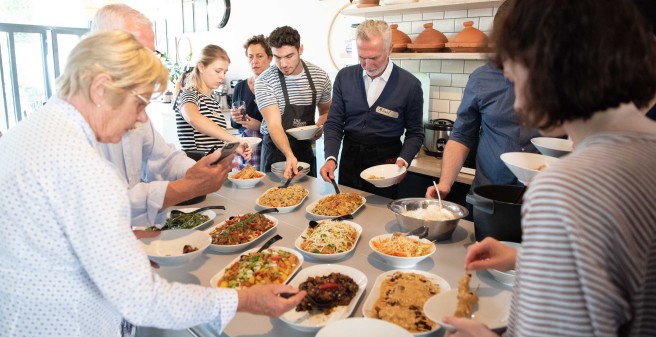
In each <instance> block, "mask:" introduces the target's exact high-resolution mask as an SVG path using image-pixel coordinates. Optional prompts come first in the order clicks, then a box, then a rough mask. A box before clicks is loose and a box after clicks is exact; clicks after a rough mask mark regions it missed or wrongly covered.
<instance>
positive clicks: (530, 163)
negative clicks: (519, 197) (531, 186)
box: [501, 152, 558, 184]
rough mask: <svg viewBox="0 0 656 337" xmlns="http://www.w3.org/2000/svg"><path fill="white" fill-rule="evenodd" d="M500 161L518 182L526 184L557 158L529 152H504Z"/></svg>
mask: <svg viewBox="0 0 656 337" xmlns="http://www.w3.org/2000/svg"><path fill="white" fill-rule="evenodd" d="M501 160H502V161H503V162H504V164H506V166H507V167H508V169H509V170H510V172H512V173H513V174H514V175H515V176H516V177H517V180H519V182H521V183H522V184H527V183H528V182H529V181H531V179H533V177H535V176H536V175H537V174H538V173H540V172H541V171H542V170H544V169H545V168H547V167H548V166H549V164H551V163H555V162H556V161H557V160H558V158H556V157H550V156H545V155H543V154H537V153H530V152H506V153H504V154H502V155H501Z"/></svg>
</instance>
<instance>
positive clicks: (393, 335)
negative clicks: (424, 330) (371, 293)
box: [316, 317, 412, 337]
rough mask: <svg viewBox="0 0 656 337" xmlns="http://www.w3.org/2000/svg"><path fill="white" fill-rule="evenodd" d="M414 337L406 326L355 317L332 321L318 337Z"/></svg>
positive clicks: (318, 333)
mask: <svg viewBox="0 0 656 337" xmlns="http://www.w3.org/2000/svg"><path fill="white" fill-rule="evenodd" d="M335 336H339V337H362V336H376V337H412V334H411V333H409V332H408V331H406V330H405V329H404V328H402V327H400V326H398V325H396V324H393V323H389V322H386V321H383V320H381V319H373V318H364V317H353V318H347V319H343V320H340V321H337V322H333V323H330V324H328V325H326V326H325V327H323V328H322V329H321V330H319V332H317V335H316V337H335Z"/></svg>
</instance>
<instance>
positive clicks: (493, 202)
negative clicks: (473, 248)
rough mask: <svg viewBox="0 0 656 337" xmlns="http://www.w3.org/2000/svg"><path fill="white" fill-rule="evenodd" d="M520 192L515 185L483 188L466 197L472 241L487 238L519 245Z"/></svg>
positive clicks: (520, 226) (520, 221) (521, 188)
mask: <svg viewBox="0 0 656 337" xmlns="http://www.w3.org/2000/svg"><path fill="white" fill-rule="evenodd" d="M524 189H525V187H523V186H516V185H486V186H479V187H476V188H474V191H473V193H472V194H468V195H467V202H468V203H470V204H472V205H473V206H474V235H475V236H476V241H481V240H483V239H484V238H486V237H488V236H490V237H493V238H495V239H497V240H499V241H511V242H522V216H521V208H522V201H521V196H522V194H523V193H524ZM518 200H519V201H518Z"/></svg>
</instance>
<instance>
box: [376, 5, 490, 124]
mask: <svg viewBox="0 0 656 337" xmlns="http://www.w3.org/2000/svg"><path fill="white" fill-rule="evenodd" d="M497 8H498V7H489V8H478V9H469V10H466V9H465V10H454V11H437V12H425V13H422V14H404V15H390V16H384V17H379V18H377V19H382V20H385V21H386V22H387V23H389V24H393V23H396V24H398V25H399V27H398V29H399V30H400V31H402V32H404V33H406V34H408V36H410V38H411V39H413V40H414V38H415V37H417V35H419V33H421V32H422V31H423V30H424V26H423V25H424V24H425V23H429V22H432V23H433V28H434V29H437V30H439V31H441V32H442V33H444V35H446V36H447V38H449V40H450V39H451V38H452V37H454V36H455V35H456V34H458V33H459V32H460V30H462V28H463V25H462V23H463V22H465V21H474V27H475V28H478V29H480V30H481V31H483V32H484V33H486V34H487V35H488V36H489V35H490V30H491V29H492V21H493V19H494V14H495V13H496V11H497ZM393 61H394V63H395V64H397V65H399V66H401V67H402V68H404V69H406V70H408V71H410V72H422V73H427V74H429V76H430V95H429V99H430V102H429V105H428V107H429V108H428V109H429V113H430V116H431V118H432V119H436V118H447V119H450V120H455V119H456V112H457V111H458V106H459V105H460V101H461V100H462V94H463V91H464V88H465V85H466V84H467V79H468V78H469V74H471V72H472V71H474V69H476V68H478V67H480V66H481V65H483V64H484V63H485V61H484V60H465V59H447V60H445V59H396V58H393Z"/></svg>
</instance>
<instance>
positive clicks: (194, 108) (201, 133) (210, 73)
mask: <svg viewBox="0 0 656 337" xmlns="http://www.w3.org/2000/svg"><path fill="white" fill-rule="evenodd" d="M228 65H230V58H229V57H228V53H226V51H225V50H224V49H223V48H221V47H219V46H216V45H212V44H211V45H207V46H205V48H203V50H202V51H201V56H200V59H199V60H198V62H197V63H196V66H194V69H193V71H192V72H191V73H190V74H189V75H187V77H186V78H185V86H184V88H183V89H182V91H180V95H179V96H178V98H177V100H176V106H175V107H176V109H175V112H176V116H175V121H176V124H177V127H178V138H179V139H180V145H182V149H183V150H185V151H198V150H200V151H208V150H210V149H211V148H212V146H214V145H219V146H222V145H223V144H224V142H238V141H240V140H239V139H238V138H237V137H235V136H233V135H231V134H230V133H228V131H226V127H227V124H226V120H225V118H223V115H222V114H221V113H220V112H221V110H220V109H219V102H217V101H216V100H215V99H214V97H213V95H212V93H213V90H214V89H216V88H218V87H219V86H220V85H221V84H223V81H224V80H225V74H226V73H227V72H228ZM241 143H242V146H240V147H239V150H237V153H239V154H241V155H242V156H243V157H244V158H246V160H248V159H250V155H251V152H252V149H251V147H250V145H248V143H247V142H245V141H243V140H242V141H241Z"/></svg>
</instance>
